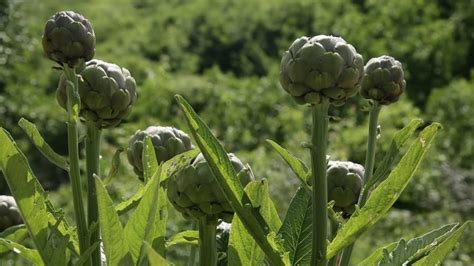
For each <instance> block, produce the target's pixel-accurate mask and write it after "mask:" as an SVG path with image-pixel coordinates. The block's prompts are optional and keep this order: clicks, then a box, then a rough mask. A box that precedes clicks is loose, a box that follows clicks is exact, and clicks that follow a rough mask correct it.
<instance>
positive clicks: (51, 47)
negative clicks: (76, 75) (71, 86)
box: [42, 11, 95, 67]
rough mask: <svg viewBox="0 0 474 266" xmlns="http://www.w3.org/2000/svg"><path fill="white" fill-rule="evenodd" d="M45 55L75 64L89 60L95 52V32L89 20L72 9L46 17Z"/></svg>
mask: <svg viewBox="0 0 474 266" xmlns="http://www.w3.org/2000/svg"><path fill="white" fill-rule="evenodd" d="M42 42H43V50H44V53H45V54H46V56H47V57H48V58H49V59H51V60H53V61H56V62H58V63H59V64H60V65H63V64H67V65H69V66H70V67H73V66H76V65H77V64H78V63H79V62H80V61H83V62H85V61H89V60H91V59H92V58H93V57H94V54H95V34H94V30H93V29H92V25H91V24H90V22H89V21H88V20H87V19H86V18H84V17H83V16H82V15H80V14H78V13H75V12H73V11H61V12H58V13H56V14H55V15H54V16H52V17H51V18H49V19H48V21H47V22H46V25H45V27H44V32H43V38H42Z"/></svg>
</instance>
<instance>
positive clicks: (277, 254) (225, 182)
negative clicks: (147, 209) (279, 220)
mask: <svg viewBox="0 0 474 266" xmlns="http://www.w3.org/2000/svg"><path fill="white" fill-rule="evenodd" d="M176 99H177V101H178V103H179V105H180V107H181V109H182V110H183V113H184V114H185V117H186V122H187V123H188V126H189V129H190V131H191V133H192V135H193V136H194V139H195V141H196V142H197V144H198V146H199V149H200V150H201V152H202V154H203V155H204V157H205V159H206V161H207V163H208V164H209V167H210V169H211V171H212V173H213V174H214V177H215V178H216V181H217V183H218V185H219V187H220V188H221V189H222V191H223V192H224V195H225V197H226V198H227V200H228V201H229V203H230V204H231V206H232V208H233V209H234V211H235V212H236V213H237V215H238V216H239V218H240V219H241V221H242V222H243V223H244V225H245V227H246V229H247V230H248V231H249V233H250V234H251V235H252V236H253V237H254V239H255V240H257V242H258V243H259V245H260V247H261V248H262V249H263V250H264V252H265V254H267V256H268V257H269V258H270V260H272V263H274V264H280V265H283V264H284V263H285V259H284V255H283V252H282V250H279V249H278V244H277V243H276V241H274V240H273V239H272V237H271V235H272V232H271V231H270V230H269V228H270V227H269V225H266V224H265V222H264V221H265V219H263V217H261V215H260V214H259V213H256V212H253V211H252V209H249V208H247V207H244V203H245V202H246V201H247V202H248V201H249V199H248V195H246V193H245V192H244V190H243V188H242V185H241V184H240V180H239V178H238V177H237V174H236V173H235V170H234V168H233V167H232V164H231V162H230V160H229V158H228V156H227V153H226V151H225V150H224V148H223V147H222V146H221V145H220V143H219V141H218V140H217V139H216V137H214V135H212V133H211V131H210V129H209V128H208V127H207V125H206V124H205V123H204V121H202V120H201V118H200V117H199V116H198V115H197V114H196V112H194V110H193V109H192V107H191V106H190V105H189V104H188V103H187V102H186V101H185V100H184V98H182V97H181V96H179V95H178V96H176ZM273 235H274V232H273Z"/></svg>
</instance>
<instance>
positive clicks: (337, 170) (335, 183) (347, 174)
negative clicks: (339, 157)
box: [327, 161, 364, 217]
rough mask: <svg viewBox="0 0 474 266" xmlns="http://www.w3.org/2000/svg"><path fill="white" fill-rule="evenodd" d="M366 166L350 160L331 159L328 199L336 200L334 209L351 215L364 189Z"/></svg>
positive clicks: (328, 172) (328, 174)
mask: <svg viewBox="0 0 474 266" xmlns="http://www.w3.org/2000/svg"><path fill="white" fill-rule="evenodd" d="M363 176H364V167H363V166H362V165H360V164H356V163H352V162H348V161H329V164H328V169H327V177H328V200H329V201H332V200H333V201H334V207H333V209H334V211H336V212H342V215H343V216H344V217H348V216H350V215H351V214H352V213H353V212H354V210H355V205H356V203H357V200H358V199H359V194H360V191H361V189H362V178H363Z"/></svg>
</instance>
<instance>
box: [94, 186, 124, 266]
mask: <svg viewBox="0 0 474 266" xmlns="http://www.w3.org/2000/svg"><path fill="white" fill-rule="evenodd" d="M95 185H96V189H97V201H98V205H99V223H100V225H101V236H102V242H103V243H104V253H105V257H106V258H107V263H108V264H109V265H119V264H121V263H124V262H125V261H127V260H131V259H130V258H129V248H128V243H127V241H125V234H124V230H123V226H122V223H121V222H120V219H119V216H118V214H117V212H116V211H115V208H114V205H113V202H112V199H111V198H110V196H109V193H107V189H106V188H105V186H104V184H103V183H102V181H101V180H100V178H98V177H96V179H95ZM130 263H131V261H130Z"/></svg>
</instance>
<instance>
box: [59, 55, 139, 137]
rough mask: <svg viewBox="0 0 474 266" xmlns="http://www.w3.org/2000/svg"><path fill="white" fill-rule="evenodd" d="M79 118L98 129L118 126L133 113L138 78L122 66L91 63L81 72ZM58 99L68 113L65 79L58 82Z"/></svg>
mask: <svg viewBox="0 0 474 266" xmlns="http://www.w3.org/2000/svg"><path fill="white" fill-rule="evenodd" d="M79 75H80V76H81V78H80V79H79V96H80V98H81V110H80V116H81V118H82V119H83V120H88V121H93V122H94V123H96V125H97V127H98V128H110V127H115V126H116V125H118V124H119V123H120V122H121V121H122V119H125V118H126V117H127V116H128V114H129V113H130V111H131V109H132V106H133V104H134V103H135V101H136V99H137V91H136V84H135V79H134V78H133V77H132V76H131V75H130V72H129V71H128V70H127V69H126V68H123V67H119V66H117V65H115V64H111V63H107V62H104V61H101V60H96V59H94V60H91V61H89V62H87V63H86V64H85V67H83V68H82V69H80V73H79ZM56 98H57V100H58V103H59V105H60V106H61V107H63V108H64V109H66V110H67V105H66V104H67V92H66V76H65V75H64V73H63V74H62V75H61V77H60V80H59V85H58V89H57V92H56Z"/></svg>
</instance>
